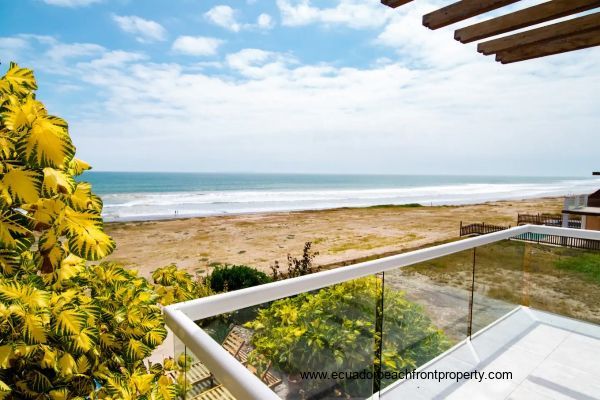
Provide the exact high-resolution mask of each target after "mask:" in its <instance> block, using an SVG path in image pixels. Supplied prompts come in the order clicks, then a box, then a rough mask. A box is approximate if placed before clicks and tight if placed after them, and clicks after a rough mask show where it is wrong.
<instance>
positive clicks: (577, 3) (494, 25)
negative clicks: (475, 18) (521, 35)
mask: <svg viewBox="0 0 600 400" xmlns="http://www.w3.org/2000/svg"><path fill="white" fill-rule="evenodd" d="M599 6H600V0H551V1H547V2H545V3H542V4H538V5H535V6H532V7H528V8H525V9H523V10H519V11H515V12H512V13H510V14H506V15H503V16H500V17H497V18H492V19H489V20H487V21H483V22H480V23H478V24H474V25H470V26H467V27H465V28H462V29H458V30H456V31H455V32H454V38H455V39H456V40H458V41H460V42H461V43H469V42H472V41H475V40H479V39H485V38H488V37H491V36H495V35H499V34H501V33H506V32H510V31H512V30H515V29H520V28H525V27H527V26H531V25H535V24H539V23H542V22H546V21H550V20H553V19H556V18H561V17H566V16H568V15H572V14H576V13H578V12H582V11H587V10H591V9H593V8H596V7H599Z"/></svg>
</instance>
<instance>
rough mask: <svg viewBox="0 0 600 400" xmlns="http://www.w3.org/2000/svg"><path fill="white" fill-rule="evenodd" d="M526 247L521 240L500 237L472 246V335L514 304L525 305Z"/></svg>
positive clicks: (506, 312) (511, 308)
mask: <svg viewBox="0 0 600 400" xmlns="http://www.w3.org/2000/svg"><path fill="white" fill-rule="evenodd" d="M526 246H527V244H526V243H524V242H522V241H517V240H503V241H500V242H496V243H491V244H488V245H486V246H480V247H477V248H476V249H475V254H474V257H475V276H474V277H475V279H474V282H475V285H474V287H475V291H474V293H473V318H472V320H473V324H472V325H473V327H472V335H474V334H475V333H477V332H479V331H481V330H482V329H483V328H485V327H487V326H489V325H490V324H491V323H493V322H494V321H497V320H498V319H499V318H501V317H503V316H505V315H506V314H508V313H509V312H511V311H512V310H514V309H515V308H516V307H517V306H518V305H520V304H522V305H527V304H528V287H527V286H526V285H525V280H524V277H525V274H526V270H527V264H526V260H525V258H524V254H525V248H526Z"/></svg>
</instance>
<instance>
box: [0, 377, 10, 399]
mask: <svg viewBox="0 0 600 400" xmlns="http://www.w3.org/2000/svg"><path fill="white" fill-rule="evenodd" d="M11 391H12V389H11V388H10V386H8V385H7V384H6V383H4V381H2V380H0V400H4V399H6V398H8V396H9V395H10V392H11Z"/></svg>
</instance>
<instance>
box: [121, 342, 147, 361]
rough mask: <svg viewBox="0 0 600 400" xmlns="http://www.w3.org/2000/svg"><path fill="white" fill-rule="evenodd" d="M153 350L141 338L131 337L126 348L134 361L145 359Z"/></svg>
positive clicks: (128, 355) (129, 356)
mask: <svg viewBox="0 0 600 400" xmlns="http://www.w3.org/2000/svg"><path fill="white" fill-rule="evenodd" d="M151 351H152V350H151V349H150V348H149V347H148V346H146V345H145V344H144V343H142V342H141V341H140V340H136V339H129V343H127V346H126V348H125V355H126V356H127V358H129V359H130V360H132V361H136V360H143V359H144V358H146V357H148V356H149V355H150V352H151Z"/></svg>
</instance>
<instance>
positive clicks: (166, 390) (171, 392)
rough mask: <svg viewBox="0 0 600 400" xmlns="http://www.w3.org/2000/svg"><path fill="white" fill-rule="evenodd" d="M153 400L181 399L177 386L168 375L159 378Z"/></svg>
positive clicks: (153, 390) (153, 391) (153, 392)
mask: <svg viewBox="0 0 600 400" xmlns="http://www.w3.org/2000/svg"><path fill="white" fill-rule="evenodd" d="M152 398H153V399H155V400H159V399H160V400H175V399H178V398H179V394H178V391H177V385H175V384H173V382H172V381H171V379H170V378H169V377H167V376H166V375H163V376H161V377H160V378H158V382H157V384H156V385H154V388H153V389H152Z"/></svg>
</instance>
